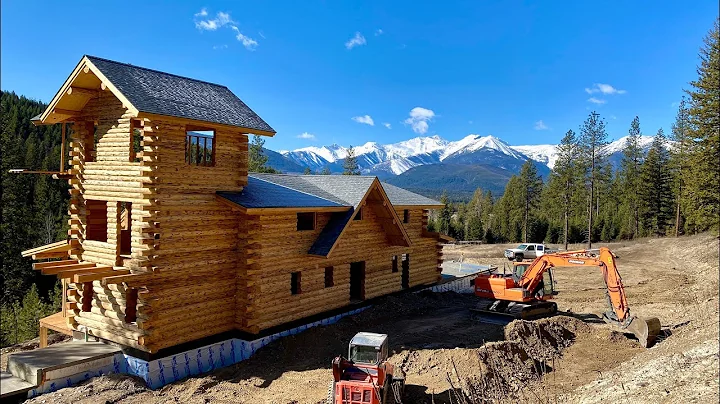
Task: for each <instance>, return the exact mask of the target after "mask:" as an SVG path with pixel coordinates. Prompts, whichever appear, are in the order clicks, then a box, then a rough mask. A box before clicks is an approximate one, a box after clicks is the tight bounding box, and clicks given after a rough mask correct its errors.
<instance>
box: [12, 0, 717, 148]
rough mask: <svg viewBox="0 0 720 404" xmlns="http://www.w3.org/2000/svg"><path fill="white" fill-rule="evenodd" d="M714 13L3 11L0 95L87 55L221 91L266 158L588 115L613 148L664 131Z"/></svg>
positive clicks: (217, 5)
mask: <svg viewBox="0 0 720 404" xmlns="http://www.w3.org/2000/svg"><path fill="white" fill-rule="evenodd" d="M147 3H150V2H147ZM717 16H718V4H717V2H716V1H714V0H710V1H708V0H703V1H700V0H698V1H695V0H693V1H684V2H679V1H653V2H651V1H631V2H620V1H608V2H590V1H535V2H532V1H525V2H521V1H457V2H454V1H450V2H430V1H427V2H425V1H391V2H390V1H363V2H360V1H352V2H351V1H330V0H327V1H313V0H307V1H285V2H280V1H278V2H270V1H252V2H251V1H242V2H240V1H224V2H222V1H205V2H197V3H190V2H180V1H173V2H152V4H149V5H148V4H146V2H132V1H122V2H104V1H94V2H90V1H83V2H70V1H67V2H66V1H60V2H58V1H52V2H50V1H48V2H38V1H33V0H24V1H4V2H3V3H2V59H1V65H0V68H1V75H2V76H1V84H2V89H4V90H12V91H15V92H17V93H19V94H23V95H26V96H29V97H31V98H35V99H39V100H42V101H45V102H47V101H49V100H50V99H51V98H52V96H53V95H54V93H55V91H57V89H58V88H59V87H60V86H61V84H62V83H63V81H64V80H65V79H66V78H67V76H68V74H69V73H70V72H71V70H72V69H73V68H74V67H75V65H76V63H77V62H78V61H79V60H80V58H81V57H82V55H83V54H91V55H95V56H100V57H104V58H108V59H113V60H118V61H122V62H127V63H131V64H135V65H139V66H143V67H148V68H153V69H158V70H162V71H167V72H170V73H175V74H179V75H184V76H189V77H193V78H197V79H201V80H206V81H211V82H215V83H220V84H223V85H226V86H228V87H229V88H230V89H231V90H232V91H233V92H235V94H237V95H238V96H239V97H240V98H241V99H242V100H243V101H245V102H246V103H247V104H248V105H249V106H250V107H251V108H253V109H254V110H255V111H256V112H257V113H258V114H260V116H262V117H263V118H264V119H265V120H266V121H267V122H268V123H269V124H270V125H271V126H272V127H273V128H275V130H277V132H278V134H277V135H276V137H275V138H273V139H268V141H267V143H266V146H268V147H270V148H272V149H275V150H278V149H295V148H299V147H304V146H310V145H315V146H319V145H324V144H330V143H333V142H336V143H339V144H342V145H348V144H353V145H358V144H363V143H365V142H367V141H377V142H381V143H388V142H395V141H400V140H405V139H408V138H411V137H414V136H419V135H426V136H430V135H434V134H438V135H440V136H442V137H444V138H446V139H448V140H457V139H460V138H462V137H464V136H466V135H468V134H470V133H476V134H481V135H487V134H493V135H495V136H497V137H500V138H502V139H504V140H505V141H507V142H508V143H510V144H513V145H519V144H540V143H556V142H558V141H559V139H560V138H561V137H562V135H563V134H564V133H565V132H566V131H567V130H568V129H573V130H575V131H578V128H579V126H580V124H581V123H582V121H583V120H584V119H585V118H586V117H587V115H588V114H589V112H590V111H591V110H592V109H595V110H597V111H598V112H599V113H601V115H602V116H603V117H605V119H606V120H607V122H608V132H609V135H610V138H611V139H616V138H618V137H621V136H624V135H625V134H626V133H627V129H628V127H629V125H630V122H631V120H632V118H633V117H634V116H635V115H639V116H640V122H641V128H642V130H643V132H644V133H645V134H654V133H655V132H656V131H657V129H658V128H659V127H663V128H664V129H665V132H666V133H668V132H669V129H670V124H671V123H672V121H673V120H674V115H675V112H676V107H675V105H676V104H673V103H676V102H677V101H678V100H679V99H680V96H681V95H682V89H683V88H688V82H689V81H691V80H694V79H695V78H696V77H697V75H696V72H695V68H696V65H697V61H698V58H697V53H698V49H699V47H700V46H701V44H702V38H703V37H704V36H705V34H706V33H707V31H708V30H709V29H710V28H711V27H712V23H713V19H714V18H717ZM353 118H356V119H353ZM368 118H370V119H368ZM370 122H372V123H373V125H370V124H369V123H370ZM385 124H389V125H385ZM387 126H390V128H388V127H387Z"/></svg>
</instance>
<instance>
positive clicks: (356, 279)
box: [350, 261, 365, 301]
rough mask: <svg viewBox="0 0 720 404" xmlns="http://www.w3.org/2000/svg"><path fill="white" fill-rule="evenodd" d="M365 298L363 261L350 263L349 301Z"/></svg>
mask: <svg viewBox="0 0 720 404" xmlns="http://www.w3.org/2000/svg"><path fill="white" fill-rule="evenodd" d="M357 300H365V261H360V262H353V263H351V264H350V301H357Z"/></svg>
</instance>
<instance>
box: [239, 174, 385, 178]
mask: <svg viewBox="0 0 720 404" xmlns="http://www.w3.org/2000/svg"><path fill="white" fill-rule="evenodd" d="M255 174H260V175H281V176H285V177H339V178H344V177H348V178H378V177H377V175H332V174H331V175H327V174H287V173H252V174H248V175H255ZM378 179H379V178H378Z"/></svg>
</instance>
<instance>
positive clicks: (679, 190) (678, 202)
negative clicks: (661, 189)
mask: <svg viewBox="0 0 720 404" xmlns="http://www.w3.org/2000/svg"><path fill="white" fill-rule="evenodd" d="M671 139H672V140H673V141H674V142H675V144H674V147H672V148H671V149H670V169H671V171H672V177H673V182H674V186H673V188H674V193H675V237H677V236H678V235H679V234H680V232H681V227H682V225H681V215H682V209H681V206H682V203H683V200H684V199H683V192H685V178H684V176H685V175H687V172H688V170H689V165H688V155H689V152H690V148H691V147H692V138H691V135H690V122H689V117H688V109H687V104H686V102H685V97H683V98H682V99H681V100H680V105H679V106H678V112H677V116H676V117H675V122H674V123H673V124H672V135H671Z"/></svg>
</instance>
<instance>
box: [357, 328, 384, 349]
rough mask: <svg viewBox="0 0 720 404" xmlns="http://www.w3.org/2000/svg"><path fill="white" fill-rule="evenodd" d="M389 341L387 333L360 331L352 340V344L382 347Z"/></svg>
mask: <svg viewBox="0 0 720 404" xmlns="http://www.w3.org/2000/svg"><path fill="white" fill-rule="evenodd" d="M386 341H387V334H376V333H373V332H359V333H357V334H355V336H354V337H353V338H352V339H351V340H350V345H361V346H372V347H375V348H377V349H380V347H382V345H383V344H384V343H385V342H386Z"/></svg>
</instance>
